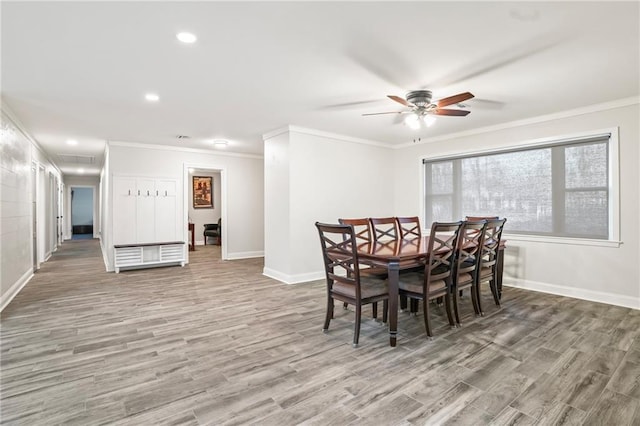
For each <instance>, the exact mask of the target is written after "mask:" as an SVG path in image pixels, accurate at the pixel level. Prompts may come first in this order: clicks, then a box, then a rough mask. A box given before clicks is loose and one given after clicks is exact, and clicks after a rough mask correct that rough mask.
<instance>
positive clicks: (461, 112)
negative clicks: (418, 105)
mask: <svg viewBox="0 0 640 426" xmlns="http://www.w3.org/2000/svg"><path fill="white" fill-rule="evenodd" d="M470 112H471V111H464V110H461V109H435V110H433V112H432V114H435V115H451V116H457V117H464V116H465V115H468V114H469V113H470Z"/></svg>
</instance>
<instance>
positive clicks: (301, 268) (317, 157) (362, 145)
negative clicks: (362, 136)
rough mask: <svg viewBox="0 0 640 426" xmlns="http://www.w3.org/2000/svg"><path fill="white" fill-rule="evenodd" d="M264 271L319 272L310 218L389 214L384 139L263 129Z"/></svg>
mask: <svg viewBox="0 0 640 426" xmlns="http://www.w3.org/2000/svg"><path fill="white" fill-rule="evenodd" d="M264 139H265V159H264V161H265V190H264V191H265V200H266V202H265V268H264V273H265V275H268V276H271V277H273V278H276V279H279V280H281V281H284V282H287V283H294V282H303V281H308V280H312V279H317V278H321V277H323V276H324V271H323V266H322V256H321V252H320V241H319V239H318V231H317V229H316V227H315V222H316V221H319V222H329V223H337V221H338V218H348V217H370V216H387V215H393V202H392V201H391V200H393V170H392V168H390V167H384V165H385V164H386V161H387V160H388V158H389V157H390V156H391V155H392V154H393V151H392V150H391V149H389V148H388V147H382V146H378V145H376V144H374V143H371V142H367V141H361V140H356V139H354V138H350V137H347V136H340V135H335V134H329V133H324V132H318V131H314V130H310V129H302V128H298V127H293V126H291V127H288V128H286V129H282V130H279V131H276V132H272V133H271V134H268V135H265V137H264Z"/></svg>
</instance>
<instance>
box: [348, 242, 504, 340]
mask: <svg viewBox="0 0 640 426" xmlns="http://www.w3.org/2000/svg"><path fill="white" fill-rule="evenodd" d="M504 247H505V245H504V242H501V244H500V248H499V249H498V259H497V262H496V265H497V268H498V271H497V273H496V287H497V288H498V294H499V295H501V294H502V269H503V265H504V259H503V257H504ZM428 249H429V236H422V237H418V238H407V239H402V238H397V239H392V240H387V241H372V242H368V243H362V244H359V245H358V247H357V251H358V257H359V261H360V262H362V263H363V264H368V265H371V266H374V267H379V268H386V269H387V273H388V277H387V287H388V291H389V313H388V321H389V344H390V346H392V347H395V346H396V343H397V339H398V296H399V286H398V284H399V281H400V271H402V270H406V269H414V268H416V267H420V266H424V265H425V264H426V261H427V260H428V258H429V252H428Z"/></svg>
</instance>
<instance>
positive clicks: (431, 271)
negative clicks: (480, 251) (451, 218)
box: [424, 222, 462, 288]
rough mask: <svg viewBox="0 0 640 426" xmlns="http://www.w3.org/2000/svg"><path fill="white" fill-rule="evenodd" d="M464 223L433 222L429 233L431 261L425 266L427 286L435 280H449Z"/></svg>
mask: <svg viewBox="0 0 640 426" xmlns="http://www.w3.org/2000/svg"><path fill="white" fill-rule="evenodd" d="M461 226H462V222H433V223H432V224H431V232H430V233H429V244H428V246H427V247H428V248H427V250H428V252H429V260H428V262H427V263H426V264H425V271H424V274H425V285H426V286H427V288H429V284H430V282H432V281H435V280H442V279H449V277H450V276H451V273H452V269H453V261H454V259H455V252H456V247H457V244H458V234H459V232H460V227H461Z"/></svg>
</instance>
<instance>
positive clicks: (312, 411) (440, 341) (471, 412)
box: [0, 240, 640, 425]
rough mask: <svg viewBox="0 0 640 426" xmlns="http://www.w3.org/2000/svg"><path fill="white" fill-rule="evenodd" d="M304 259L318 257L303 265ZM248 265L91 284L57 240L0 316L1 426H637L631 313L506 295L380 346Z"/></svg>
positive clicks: (201, 260)
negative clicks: (326, 326)
mask: <svg viewBox="0 0 640 426" xmlns="http://www.w3.org/2000/svg"><path fill="white" fill-rule="evenodd" d="M318 255H320V253H319V252H318ZM262 267H263V261H262V259H250V260H238V261H226V262H223V261H221V260H220V248H219V247H217V246H206V247H201V246H199V247H197V251H195V252H192V253H191V264H190V265H188V266H186V267H184V268H180V267H165V268H157V269H146V270H139V271H127V272H123V273H120V274H114V273H106V272H104V265H103V261H102V256H101V253H100V250H99V246H98V242H97V241H95V240H92V241H82V240H80V241H70V242H65V243H64V244H63V246H62V247H61V248H60V249H59V250H58V251H57V252H56V253H55V254H54V256H53V257H52V259H51V260H50V261H49V262H47V263H45V264H44V265H43V267H42V269H41V271H40V272H38V273H37V274H36V275H35V277H34V278H33V279H32V280H31V282H30V283H29V284H28V285H27V286H26V287H25V288H24V289H23V291H22V292H21V293H20V294H19V295H18V296H17V297H16V298H15V300H14V301H13V302H12V303H11V304H10V305H9V306H8V307H7V308H6V309H5V310H4V312H2V317H1V331H0V337H1V341H0V343H1V352H0V356H1V369H2V370H1V373H2V378H1V382H0V384H1V389H0V390H1V405H0V409H1V414H0V415H1V420H2V424H7V425H8V424H23V425H53V424H77V425H97V424H117V425H120V424H126V425H179V424H185V425H199V424H206V425H222V424H224V425H226V424H259V425H294V424H306V425H347V424H354V425H355V424H366V425H395V424H436V425H442V424H452V425H484V424H493V425H513V424H518V425H529V424H531V425H533V424H539V425H638V424H640V407H639V406H640V312H639V311H634V310H630V309H624V308H619V307H614V306H609V305H604V304H598V303H590V302H585V301H579V300H573V299H568V298H563V297H557V296H552V295H546V294H542V293H534V292H527V291H522V290H517V289H512V288H506V289H505V294H504V297H503V305H502V308H501V309H498V308H496V307H495V306H494V305H493V304H492V303H491V300H490V296H489V294H485V295H484V298H483V300H484V304H485V306H486V309H485V310H486V312H487V315H486V316H485V317H483V318H475V317H473V315H471V312H472V309H471V303H470V300H469V299H468V298H465V299H463V303H462V308H461V311H462V313H463V314H464V315H463V318H462V321H463V325H462V327H461V328H458V329H453V330H452V329H450V328H449V327H448V325H447V324H446V321H445V320H444V319H445V315H444V312H442V310H441V309H440V308H439V307H434V309H433V311H432V314H433V318H434V322H435V329H434V333H435V336H436V337H435V338H434V340H432V341H428V340H426V338H425V333H424V326H423V322H422V317H421V316H420V315H418V316H417V317H412V316H409V315H408V314H407V313H401V314H400V315H399V317H400V319H399V330H400V335H399V339H398V347H396V348H390V347H389V346H388V341H389V339H388V334H387V330H386V327H385V326H384V325H382V324H380V323H379V322H376V321H374V320H372V319H371V315H370V312H371V311H370V309H369V308H368V309H367V310H366V311H365V314H364V316H366V318H367V319H366V320H365V321H364V324H363V326H362V333H361V337H360V347H359V348H352V347H351V339H352V332H353V319H354V315H353V311H352V310H346V311H345V310H343V309H342V308H341V306H340V304H339V303H336V317H335V319H334V320H333V321H332V323H331V327H330V330H329V332H328V333H327V334H324V333H322V332H321V327H322V323H323V318H324V309H325V289H324V282H323V281H317V282H314V283H306V284H299V285H285V284H281V283H279V282H277V281H274V280H271V279H269V278H266V277H264V276H262V274H261V271H262Z"/></svg>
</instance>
